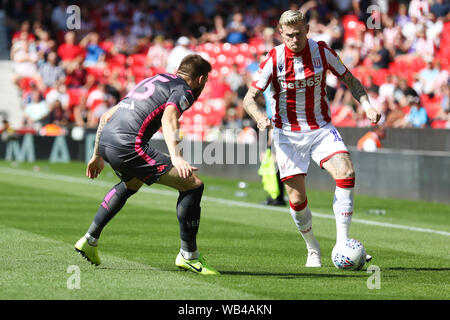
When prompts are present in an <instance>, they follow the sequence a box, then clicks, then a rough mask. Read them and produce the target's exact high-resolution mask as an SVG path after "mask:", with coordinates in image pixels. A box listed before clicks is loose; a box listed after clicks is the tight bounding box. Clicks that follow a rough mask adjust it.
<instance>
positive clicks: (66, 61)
mask: <svg viewBox="0 0 450 320" xmlns="http://www.w3.org/2000/svg"><path fill="white" fill-rule="evenodd" d="M58 56H59V57H60V58H61V60H62V67H63V68H64V69H66V70H67V71H69V72H70V71H72V70H73V69H74V68H75V67H76V66H77V64H78V63H81V62H82V61H83V60H84V50H83V48H82V47H81V46H79V45H77V44H75V32H73V31H69V32H67V33H66V34H65V35H64V43H63V44H62V45H60V46H59V48H58Z"/></svg>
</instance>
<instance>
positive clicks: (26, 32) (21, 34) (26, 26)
mask: <svg viewBox="0 0 450 320" xmlns="http://www.w3.org/2000/svg"><path fill="white" fill-rule="evenodd" d="M24 40H26V41H29V42H32V41H34V40H36V38H35V36H34V34H33V33H31V32H30V21H27V20H25V21H23V22H22V23H21V24H20V30H19V31H16V32H14V34H13V36H12V40H11V42H12V44H13V45H14V44H15V43H16V42H17V41H24Z"/></svg>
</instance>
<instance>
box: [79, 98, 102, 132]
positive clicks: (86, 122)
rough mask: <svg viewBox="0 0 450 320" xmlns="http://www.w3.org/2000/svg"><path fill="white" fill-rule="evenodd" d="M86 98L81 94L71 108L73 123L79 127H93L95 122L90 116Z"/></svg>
mask: <svg viewBox="0 0 450 320" xmlns="http://www.w3.org/2000/svg"><path fill="white" fill-rule="evenodd" d="M86 101H87V98H86V96H82V97H81V99H80V102H79V103H78V104H77V105H76V106H74V108H73V117H74V120H75V125H76V126H79V127H95V126H96V125H97V122H96V121H95V120H94V119H93V117H92V112H91V111H90V110H89V108H88V107H87V105H86Z"/></svg>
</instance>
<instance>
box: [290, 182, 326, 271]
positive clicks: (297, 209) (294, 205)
mask: <svg viewBox="0 0 450 320" xmlns="http://www.w3.org/2000/svg"><path fill="white" fill-rule="evenodd" d="M283 181H284V184H285V186H286V191H287V194H288V197H289V205H290V212H291V216H292V218H293V219H294V222H295V224H296V225H297V228H298V230H299V231H300V234H301V235H302V237H303V239H304V240H305V242H306V247H307V249H308V258H307V260H306V264H305V266H306V267H321V266H322V263H321V260H320V245H319V242H318V241H317V239H316V238H315V237H314V232H313V229H312V214H311V210H310V209H309V207H308V199H307V197H306V188H305V175H304V174H297V175H294V176H290V177H286V178H284V179H283Z"/></svg>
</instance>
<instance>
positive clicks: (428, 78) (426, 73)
mask: <svg viewBox="0 0 450 320" xmlns="http://www.w3.org/2000/svg"><path fill="white" fill-rule="evenodd" d="M425 61H426V63H427V65H426V67H425V68H424V69H422V70H421V71H420V73H419V77H420V82H421V84H422V92H423V93H430V92H433V89H434V81H435V79H436V78H437V77H438V75H439V70H438V69H436V68H435V67H434V66H433V58H432V57H426V58H425Z"/></svg>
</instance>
